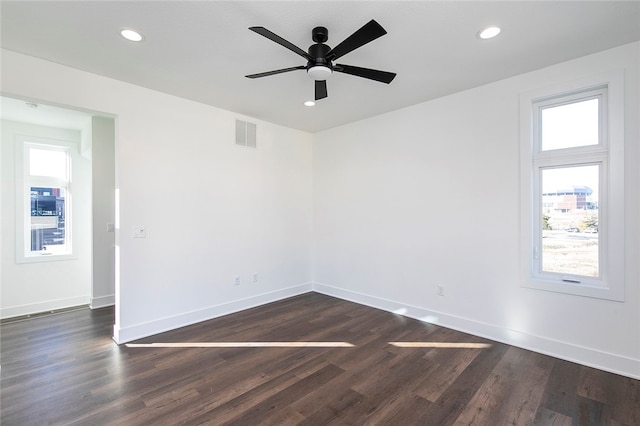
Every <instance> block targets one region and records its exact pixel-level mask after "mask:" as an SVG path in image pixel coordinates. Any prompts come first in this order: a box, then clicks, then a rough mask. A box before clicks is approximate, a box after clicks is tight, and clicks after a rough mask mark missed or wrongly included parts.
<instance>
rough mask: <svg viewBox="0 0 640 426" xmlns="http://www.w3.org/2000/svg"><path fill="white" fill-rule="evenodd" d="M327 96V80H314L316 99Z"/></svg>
mask: <svg viewBox="0 0 640 426" xmlns="http://www.w3.org/2000/svg"><path fill="white" fill-rule="evenodd" d="M326 97H327V80H316V101H317V100H319V99H324V98H326Z"/></svg>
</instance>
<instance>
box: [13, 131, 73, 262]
mask: <svg viewBox="0 0 640 426" xmlns="http://www.w3.org/2000/svg"><path fill="white" fill-rule="evenodd" d="M72 148H73V145H72V144H69V143H66V142H59V141H53V140H46V139H39V138H29V137H23V136H20V137H18V146H17V149H16V152H17V153H18V160H19V161H18V167H17V169H16V170H17V174H18V176H17V177H18V179H16V186H17V187H16V194H17V203H16V208H17V212H16V226H17V229H18V232H17V233H16V235H17V239H16V240H17V261H18V262H33V261H41V260H53V259H55V260H60V259H64V258H68V257H70V256H71V255H72V239H71V170H72V168H71V166H72Z"/></svg>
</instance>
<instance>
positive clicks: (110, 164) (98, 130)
mask: <svg viewBox="0 0 640 426" xmlns="http://www.w3.org/2000/svg"><path fill="white" fill-rule="evenodd" d="M114 141H115V120H114V119H113V118H110V117H97V116H96V117H92V119H91V153H92V160H93V167H92V170H91V171H92V183H93V185H92V191H93V197H92V206H93V208H92V211H93V217H92V223H93V244H92V248H93V262H92V286H91V299H90V305H91V307H92V308H100V307H103V306H109V305H113V304H114V303H115V243H116V241H115V232H114V231H110V229H109V228H108V225H114V226H115V223H116V219H115V214H116V205H115V202H116V201H115V184H116V176H115V172H116V170H115V146H114Z"/></svg>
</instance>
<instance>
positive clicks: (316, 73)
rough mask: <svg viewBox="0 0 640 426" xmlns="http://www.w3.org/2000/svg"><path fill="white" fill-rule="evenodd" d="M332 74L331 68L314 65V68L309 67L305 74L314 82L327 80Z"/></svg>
mask: <svg viewBox="0 0 640 426" xmlns="http://www.w3.org/2000/svg"><path fill="white" fill-rule="evenodd" d="M332 73H333V71H332V70H331V68H329V67H327V66H324V65H316V66H313V67H310V68H309V69H308V70H307V74H308V75H309V77H311V78H312V79H314V80H316V81H318V80H326V79H327V78H329V77H331V74H332Z"/></svg>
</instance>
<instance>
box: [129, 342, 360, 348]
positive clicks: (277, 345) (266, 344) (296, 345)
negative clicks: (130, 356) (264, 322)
mask: <svg viewBox="0 0 640 426" xmlns="http://www.w3.org/2000/svg"><path fill="white" fill-rule="evenodd" d="M126 346H127V347H128V348H351V347H354V345H352V344H351V343H347V342H177V343H127V344H126Z"/></svg>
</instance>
